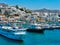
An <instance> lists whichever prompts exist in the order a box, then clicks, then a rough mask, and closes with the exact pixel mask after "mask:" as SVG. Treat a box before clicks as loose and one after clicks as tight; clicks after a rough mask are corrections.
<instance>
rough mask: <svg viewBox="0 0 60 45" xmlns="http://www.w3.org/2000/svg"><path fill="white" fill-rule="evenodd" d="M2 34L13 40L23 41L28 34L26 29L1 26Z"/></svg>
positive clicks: (0, 32)
mask: <svg viewBox="0 0 60 45" xmlns="http://www.w3.org/2000/svg"><path fill="white" fill-rule="evenodd" d="M0 34H1V35H3V36H5V37H7V38H9V39H13V40H23V39H24V38H25V34H26V28H21V27H18V26H14V27H11V26H3V25H2V26H0Z"/></svg>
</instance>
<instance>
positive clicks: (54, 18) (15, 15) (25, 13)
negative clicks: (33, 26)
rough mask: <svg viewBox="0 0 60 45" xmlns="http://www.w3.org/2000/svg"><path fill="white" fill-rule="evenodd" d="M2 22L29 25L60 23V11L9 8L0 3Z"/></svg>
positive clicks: (0, 19) (0, 18)
mask: <svg viewBox="0 0 60 45" xmlns="http://www.w3.org/2000/svg"><path fill="white" fill-rule="evenodd" d="M0 21H10V22H13V21H25V22H27V23H32V22H38V23H41V22H43V23H46V22H59V21H60V11H59V10H48V9H45V8H44V9H40V10H28V9H26V8H22V7H19V6H18V5H16V6H9V5H7V4H4V3H0Z"/></svg>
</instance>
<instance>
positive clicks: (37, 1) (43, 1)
mask: <svg viewBox="0 0 60 45" xmlns="http://www.w3.org/2000/svg"><path fill="white" fill-rule="evenodd" d="M0 3H6V4H9V5H19V6H21V7H26V8H28V9H33V10H35V9H41V8H48V9H60V0H0Z"/></svg>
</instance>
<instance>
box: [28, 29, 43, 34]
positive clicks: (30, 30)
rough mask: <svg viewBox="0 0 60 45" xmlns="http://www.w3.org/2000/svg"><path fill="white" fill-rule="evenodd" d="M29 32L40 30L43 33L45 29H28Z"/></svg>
mask: <svg viewBox="0 0 60 45" xmlns="http://www.w3.org/2000/svg"><path fill="white" fill-rule="evenodd" d="M27 31H28V32H38V33H43V32H44V29H27Z"/></svg>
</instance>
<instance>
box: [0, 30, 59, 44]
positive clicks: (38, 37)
mask: <svg viewBox="0 0 60 45" xmlns="http://www.w3.org/2000/svg"><path fill="white" fill-rule="evenodd" d="M0 45H60V29H59V30H58V29H54V30H45V31H44V33H36V32H35V33H33V32H27V33H26V36H25V38H24V39H23V42H21V41H15V40H10V39H8V38H6V37H4V36H1V35H0Z"/></svg>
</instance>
